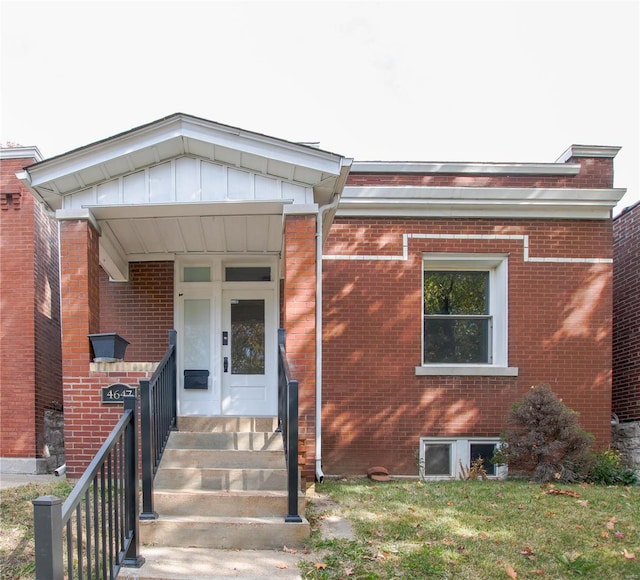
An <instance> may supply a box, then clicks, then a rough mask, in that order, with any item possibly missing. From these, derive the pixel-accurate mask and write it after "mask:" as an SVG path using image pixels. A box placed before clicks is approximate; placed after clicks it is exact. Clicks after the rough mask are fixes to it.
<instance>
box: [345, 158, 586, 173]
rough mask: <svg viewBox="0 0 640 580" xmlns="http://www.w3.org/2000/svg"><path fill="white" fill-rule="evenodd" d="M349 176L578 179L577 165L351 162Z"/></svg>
mask: <svg viewBox="0 0 640 580" xmlns="http://www.w3.org/2000/svg"><path fill="white" fill-rule="evenodd" d="M351 173H424V174H432V173H437V174H440V173H447V174H450V173H451V174H476V175H478V174H481V175H485V174H488V175H578V173H580V165H579V164H577V163H565V164H563V163H464V162H442V163H437V162H420V161H354V163H353V166H352V168H351Z"/></svg>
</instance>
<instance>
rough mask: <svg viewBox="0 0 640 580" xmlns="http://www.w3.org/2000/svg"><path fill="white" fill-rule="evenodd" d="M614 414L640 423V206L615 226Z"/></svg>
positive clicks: (620, 219)
mask: <svg viewBox="0 0 640 580" xmlns="http://www.w3.org/2000/svg"><path fill="white" fill-rule="evenodd" d="M613 244H614V270H613V272H614V275H613V303H614V311H613V412H614V413H615V414H616V415H617V416H618V418H619V419H620V421H622V422H628V421H640V203H636V204H635V205H634V206H632V207H630V208H627V210H626V211H624V212H623V213H622V214H620V215H619V216H617V217H616V219H615V220H614V222H613Z"/></svg>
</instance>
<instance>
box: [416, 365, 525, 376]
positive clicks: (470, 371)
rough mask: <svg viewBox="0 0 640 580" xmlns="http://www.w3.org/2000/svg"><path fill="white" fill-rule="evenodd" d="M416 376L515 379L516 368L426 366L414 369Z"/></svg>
mask: <svg viewBox="0 0 640 580" xmlns="http://www.w3.org/2000/svg"><path fill="white" fill-rule="evenodd" d="M416 376H461V377H517V376H518V367H499V366H493V365H427V366H420V367H416Z"/></svg>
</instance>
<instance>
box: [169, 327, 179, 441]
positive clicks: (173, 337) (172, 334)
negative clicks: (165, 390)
mask: <svg viewBox="0 0 640 580" xmlns="http://www.w3.org/2000/svg"><path fill="white" fill-rule="evenodd" d="M169 346H172V347H173V362H172V363H171V364H172V368H171V375H172V377H171V378H172V380H171V385H172V386H171V417H172V421H171V427H170V429H169V430H170V431H177V430H178V365H177V361H178V331H177V330H170V331H169Z"/></svg>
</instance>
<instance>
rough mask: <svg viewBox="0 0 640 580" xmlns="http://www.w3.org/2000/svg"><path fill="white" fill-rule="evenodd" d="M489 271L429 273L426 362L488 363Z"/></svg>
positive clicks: (425, 281)
mask: <svg viewBox="0 0 640 580" xmlns="http://www.w3.org/2000/svg"><path fill="white" fill-rule="evenodd" d="M490 341H491V316H490V315H489V272H487V271H467V272H465V271H425V273H424V362H425V363H427V364H428V363H449V364H452V363H453V364H473V363H476V364H477V363H488V362H490V356H491V348H490Z"/></svg>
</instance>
